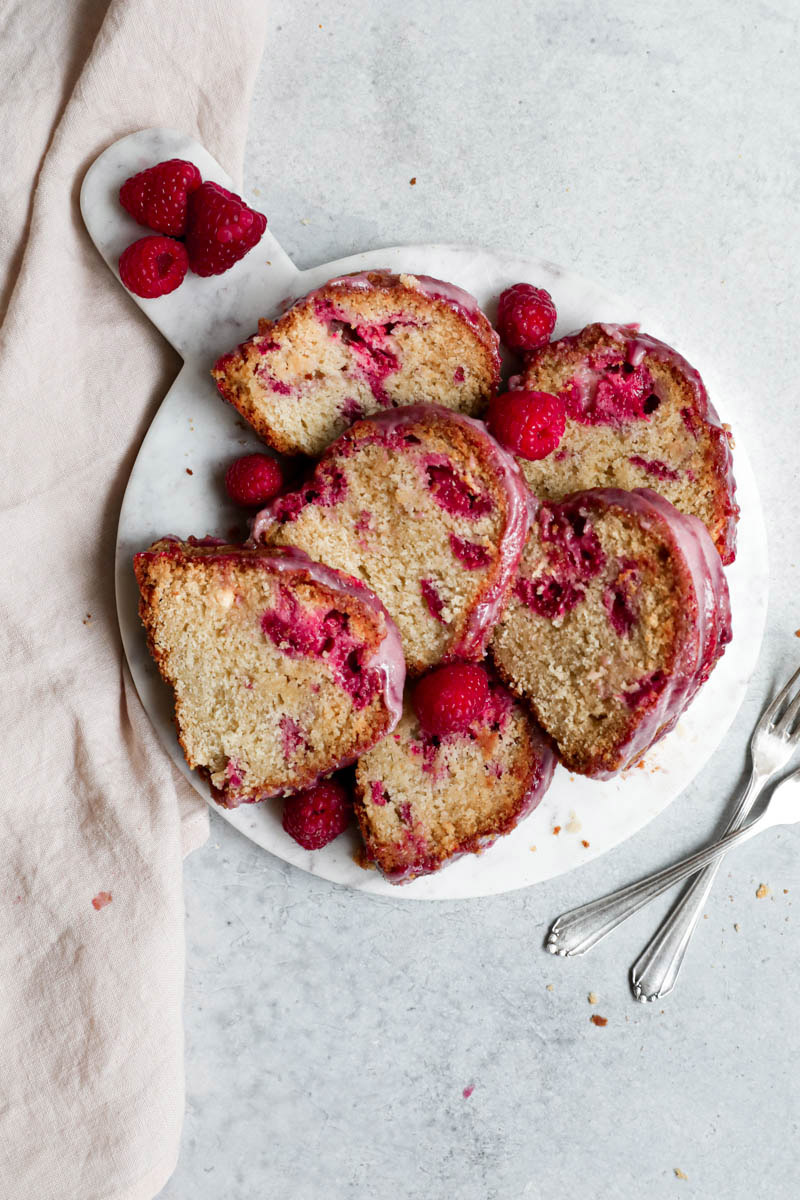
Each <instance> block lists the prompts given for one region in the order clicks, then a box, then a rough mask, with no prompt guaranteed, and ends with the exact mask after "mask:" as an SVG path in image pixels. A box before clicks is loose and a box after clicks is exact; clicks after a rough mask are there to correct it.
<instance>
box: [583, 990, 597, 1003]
mask: <svg viewBox="0 0 800 1200" xmlns="http://www.w3.org/2000/svg"><path fill="white" fill-rule="evenodd" d="M586 999H587V1000H588V1001H589V1003H590V1004H597V1001H598V1000H599V999H600V997H599V996H598V994H597V992H589V995H588V996H587V997H586Z"/></svg>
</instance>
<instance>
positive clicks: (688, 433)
mask: <svg viewBox="0 0 800 1200" xmlns="http://www.w3.org/2000/svg"><path fill="white" fill-rule="evenodd" d="M512 382H514V383H515V385H517V386H519V387H520V388H521V389H523V390H529V389H532V388H534V389H537V390H539V389H541V390H544V391H546V392H554V393H556V394H557V395H558V396H560V397H561V399H562V400H563V402H564V405H565V408H566V430H565V432H564V435H563V437H562V438H561V439H560V442H559V445H558V449H557V450H555V452H554V453H551V454H549V455H548V456H547V457H545V458H543V459H542V460H541V461H538V462H532V461H530V460H523V459H522V458H520V466H521V468H522V470H523V473H524V475H525V478H526V479H527V481H528V483H529V485H530V487H531V490H532V491H533V493H534V495H536V496H537V497H538V498H539V499H540V500H544V501H550V500H556V501H557V500H561V499H562V498H563V497H564V496H566V495H569V494H570V493H572V492H577V491H582V490H584V489H586V488H593V487H601V486H603V487H605V486H613V487H620V488H625V489H626V490H631V489H633V488H652V489H653V490H654V491H657V492H659V493H660V494H661V495H662V496H665V497H666V498H667V500H669V501H670V502H671V503H672V504H674V505H675V507H676V508H678V509H680V511H681V512H684V513H688V514H690V515H692V516H695V517H699V518H700V520H701V521H702V522H703V523H704V524H705V525H706V527H707V529H708V531H709V533H710V534H711V537H712V538H713V540H714V544H715V545H716V547H717V549H718V550H719V552H720V555H721V557H722V561H723V562H724V563H731V562H733V559H734V557H735V552H736V521H737V518H738V513H739V509H738V507H737V505H736V501H735V498H734V495H735V484H734V480H733V473H732V462H731V451H730V439H729V434H728V433H727V431H726V430H725V429H724V428H723V426H722V425H721V424H720V421H719V417H718V416H717V414H716V412H715V411H714V408H713V406H712V405H711V403H710V401H709V399H708V394H707V392H706V389H705V387H704V386H703V381H702V380H701V378H700V376H699V375H698V373H697V371H695V369H694V368H693V367H691V366H690V365H689V363H688V362H686V360H685V359H684V358H682V357H681V356H680V355H679V354H678V353H677V352H676V351H675V350H673V349H672V348H671V347H670V346H667V345H666V344H665V343H664V342H659V341H657V340H656V339H655V338H653V337H650V336H649V335H648V334H645V333H640V332H639V330H638V328H637V327H636V326H635V325H605V324H604V325H588V326H587V327H586V328H585V329H584V330H582V331H581V332H580V333H577V334H573V335H572V336H570V337H565V338H561V340H560V341H557V342H551V343H550V344H549V345H548V346H545V347H544V348H543V349H541V350H539V351H537V352H536V353H535V354H533V355H532V357H531V358H530V359H529V360H528V363H527V365H526V367H525V370H524V372H523V373H522V375H520V376H519V377H518V378H517V379H516V380H515V381H512Z"/></svg>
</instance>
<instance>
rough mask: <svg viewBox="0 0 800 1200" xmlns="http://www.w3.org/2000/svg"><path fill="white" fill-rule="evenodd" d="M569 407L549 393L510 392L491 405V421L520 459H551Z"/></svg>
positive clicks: (500, 438) (492, 429)
mask: <svg viewBox="0 0 800 1200" xmlns="http://www.w3.org/2000/svg"><path fill="white" fill-rule="evenodd" d="M566 423H567V419H566V410H565V408H564V401H563V400H562V399H561V397H560V396H552V395H551V394H550V393H549V392H506V393H505V394H504V395H502V396H496V397H495V399H494V400H492V402H491V403H490V405H489V413H488V417H487V424H488V426H489V429H490V430H491V432H492V433H493V434H494V436H495V437H496V438H497V440H498V442H500V444H501V445H502V446H505V447H506V449H507V450H510V451H511V453H512V454H518V455H519V457H520V458H547V455H548V454H551V453H552V452H553V450H555V448H556V446H557V445H558V443H559V442H560V441H561V439H562V437H563V436H564V429H565V428H566Z"/></svg>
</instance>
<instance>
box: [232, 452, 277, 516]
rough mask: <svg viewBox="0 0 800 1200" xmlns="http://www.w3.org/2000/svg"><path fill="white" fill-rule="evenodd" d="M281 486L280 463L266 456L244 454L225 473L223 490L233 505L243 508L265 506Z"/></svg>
mask: <svg viewBox="0 0 800 1200" xmlns="http://www.w3.org/2000/svg"><path fill="white" fill-rule="evenodd" d="M282 486H283V471H282V470H281V467H280V463H279V462H277V461H276V459H274V458H270V457H269V455H268V454H245V455H244V456H243V457H242V458H237V459H236V460H235V462H232V463H231V465H230V466H229V467H228V469H227V471H226V472H225V490H226V491H227V493H228V495H229V496H230V498H231V500H232V501H233V502H234V504H241V505H242V507H244V508H252V507H254V506H255V505H257V504H265V503H266V502H267V500H271V499H272V497H273V496H274V495H276V494H277V493H278V492H279V491H280V490H281V488H282Z"/></svg>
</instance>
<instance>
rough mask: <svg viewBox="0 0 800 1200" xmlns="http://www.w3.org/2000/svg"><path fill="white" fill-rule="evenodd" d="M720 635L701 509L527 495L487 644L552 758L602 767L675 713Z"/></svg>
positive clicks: (716, 588)
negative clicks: (518, 544)
mask: <svg viewBox="0 0 800 1200" xmlns="http://www.w3.org/2000/svg"><path fill="white" fill-rule="evenodd" d="M730 638H731V623H730V605H729V599H728V588H727V584H726V581H725V576H724V572H723V570H722V564H721V562H720V558H719V555H718V553H717V551H716V549H715V548H714V545H713V543H712V541H711V538H710V537H709V534H708V531H707V530H706V527H705V526H704V525H703V524H702V522H701V521H699V520H698V519H697V518H696V517H691V516H686V515H684V514H683V513H680V512H678V510H677V509H676V508H674V507H673V505H671V504H670V503H669V501H667V500H665V499H664V498H663V497H662V496H659V495H657V494H656V493H655V492H652V491H650V490H648V489H636V490H635V491H632V492H625V491H622V490H620V489H616V488H608V489H603V488H596V489H592V490H589V491H585V492H581V493H578V494H577V495H574V496H571V497H569V498H568V499H567V500H565V501H564V502H563V503H561V504H553V505H543V506H542V507H541V508H540V510H539V512H538V514H537V516H536V518H535V520H534V522H533V525H532V528H531V533H530V536H529V539H528V542H527V545H526V547H525V552H524V555H523V558H522V562H521V565H520V571H519V576H518V578H517V581H516V583H515V585H514V590H513V594H512V597H511V599H510V601H509V603H508V607H507V609H506V612H505V614H504V616H503V617H502V619H501V621H500V624H499V626H498V628H497V630H496V632H495V634H494V638H493V640H492V645H491V653H492V657H493V659H494V662H495V665H496V667H497V669H498V671H499V673H500V675H501V677H502V678H504V679H505V680H506V681H507V682H508V684H509V685H510V686H511V688H512V689H513V690H514V691H515V692H516V693H517V694H518V695H520V696H522V697H524V698H525V699H526V700H527V701H528V703H529V704H530V705H531V708H532V710H533V712H534V713H535V714H536V717H537V718H538V720H539V723H540V724H541V726H542V728H543V729H545V730H546V732H547V733H549V734H550V736H551V737H552V738H553V740H554V741H555V743H556V745H557V747H558V751H559V754H560V756H561V758H562V760H563V761H564V763H565V764H566V766H567V767H569V769H570V770H572V771H576V772H578V773H580V774H584V775H591V776H594V777H597V778H607V777H609V776H610V775H613V774H615V773H616V772H617V771H621V770H623V769H624V768H625V767H628V766H631V765H632V764H634V763H635V762H637V761H638V760H639V759H640V758H641V756H642V754H643V753H644V752H645V751H646V750H647V749H648V747H650V746H652V745H653V743H654V742H656V741H657V740H658V739H659V738H661V737H663V736H664V734H665V733H667V732H668V730H670V729H671V728H672V727H673V726H674V725H675V723H676V721H677V720H678V718H679V717H680V715H681V713H682V712H684V710H685V709H686V707H687V706H688V704H689V703H690V702H691V700H692V699H693V697H694V696H695V694H696V692H697V690H698V688H699V687H700V686H701V685H702V684H703V683H704V682H705V680H706V679H707V678H708V675H709V673H710V672H711V670H712V668H713V666H714V665H715V663H716V662H717V660H718V659H719V657H720V656H721V654H722V653H723V651H724V648H725V646H726V644H727V643H728V642H729V641H730Z"/></svg>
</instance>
